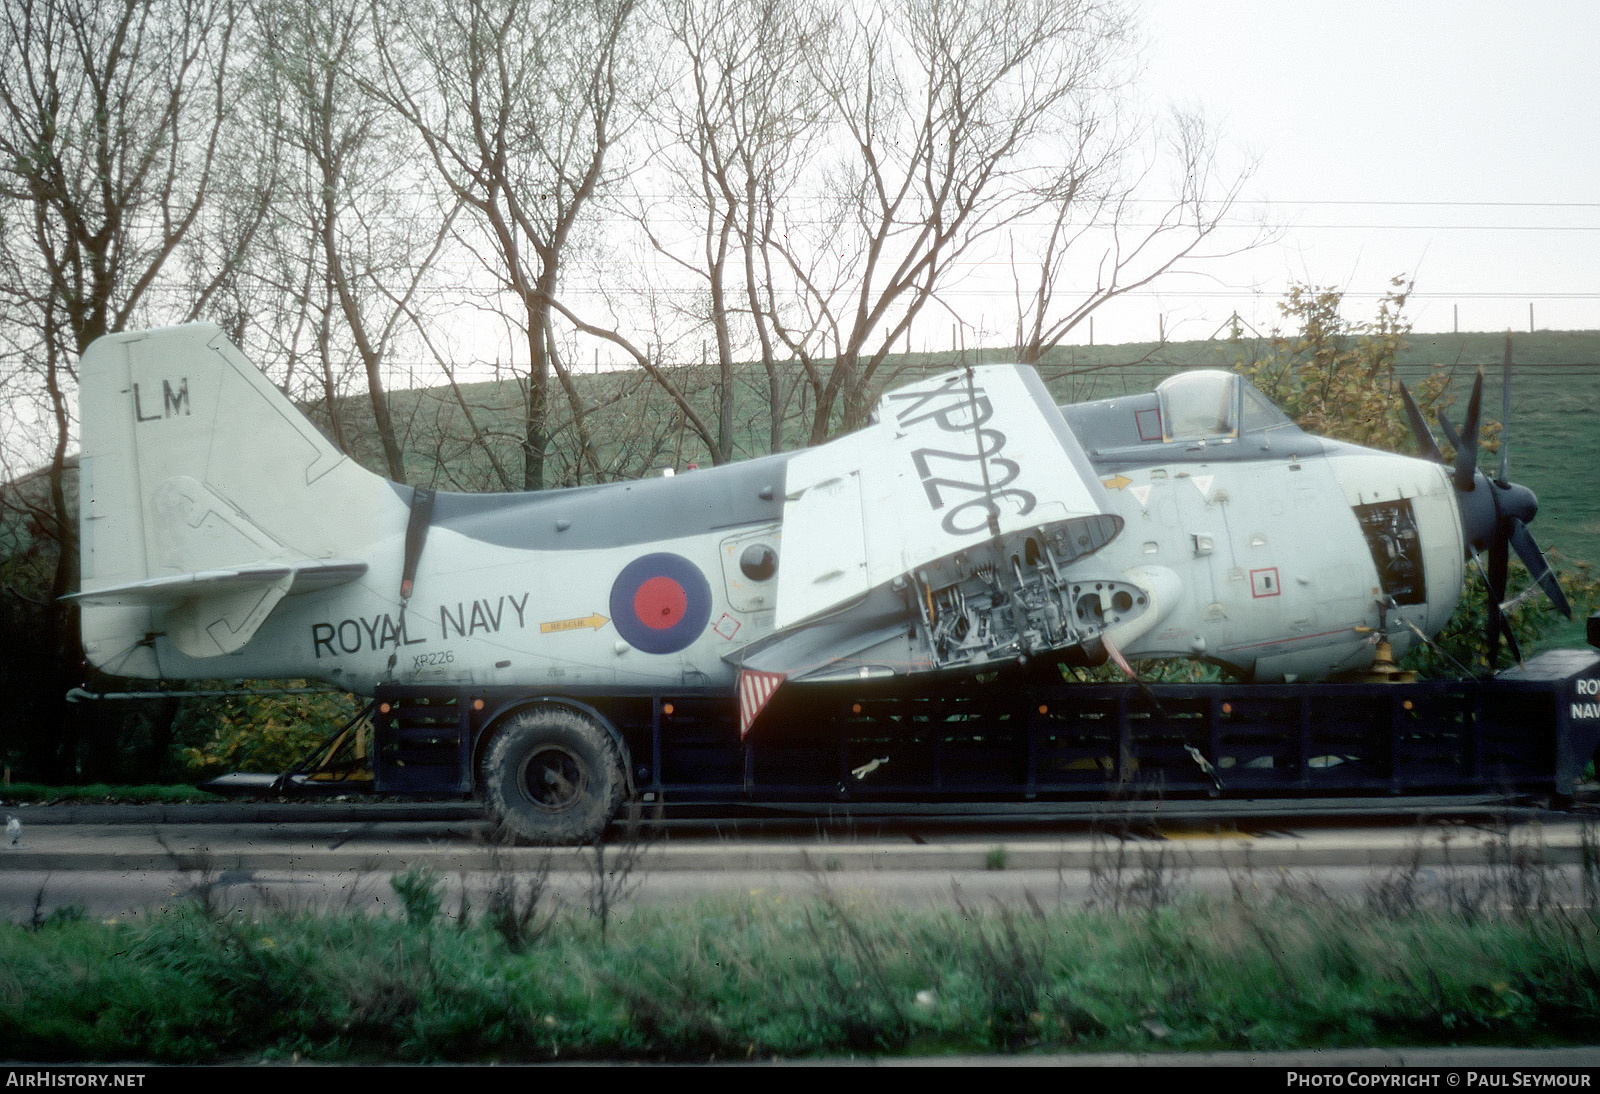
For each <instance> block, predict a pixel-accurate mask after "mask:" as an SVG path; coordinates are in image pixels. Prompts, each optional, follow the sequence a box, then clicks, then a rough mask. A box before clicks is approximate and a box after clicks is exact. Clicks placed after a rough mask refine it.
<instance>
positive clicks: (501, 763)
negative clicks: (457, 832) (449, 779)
mask: <svg viewBox="0 0 1600 1094" xmlns="http://www.w3.org/2000/svg"><path fill="white" fill-rule="evenodd" d="M483 789H484V795H485V797H487V799H488V803H489V809H490V812H491V814H492V815H493V817H494V819H495V820H496V821H498V822H499V823H500V825H501V826H502V827H503V828H504V829H506V830H507V831H509V832H510V833H511V834H512V835H514V836H515V837H516V838H517V839H518V840H519V841H521V842H525V843H542V844H575V843H587V842H589V841H591V840H593V839H596V838H598V837H599V835H600V834H601V833H602V832H604V831H605V827H606V825H607V824H608V823H610V821H611V818H612V817H613V816H614V815H615V814H616V812H617V806H618V805H619V804H621V802H622V792H623V777H622V761H621V758H620V757H619V756H618V755H617V746H616V744H615V743H614V742H613V741H612V740H611V737H610V735H609V734H607V733H606V731H605V730H603V729H602V728H600V727H599V726H597V725H595V724H594V722H592V721H590V720H589V719H588V718H585V717H583V716H582V715H581V714H578V713H576V712H574V711H571V710H565V709H562V708H561V707H534V708H531V709H528V710H521V711H518V712H516V713H515V714H512V715H510V716H509V717H508V719H507V720H506V722H505V723H504V724H503V725H502V726H501V728H500V730H499V732H497V733H496V734H495V737H494V740H493V741H491V742H490V744H489V751H488V753H487V754H486V755H485V756H484V761H483Z"/></svg>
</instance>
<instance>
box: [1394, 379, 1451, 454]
mask: <svg viewBox="0 0 1600 1094" xmlns="http://www.w3.org/2000/svg"><path fill="white" fill-rule="evenodd" d="M1400 398H1401V399H1402V400H1404V401H1405V404H1406V417H1407V418H1409V419H1411V435H1412V436H1414V437H1415V438H1416V439H1417V451H1418V452H1420V453H1421V454H1422V456H1423V458H1424V459H1429V460H1432V461H1433V462H1434V463H1443V462H1444V453H1443V452H1440V451H1439V443H1438V442H1437V441H1435V440H1434V439H1433V433H1432V431H1431V430H1429V429H1428V422H1427V419H1425V418H1424V417H1423V416H1422V411H1421V410H1420V409H1419V408H1418V407H1417V401H1416V400H1415V399H1413V398H1412V397H1411V392H1410V391H1409V390H1407V389H1406V385H1405V381H1403V380H1402V381H1401V382H1400Z"/></svg>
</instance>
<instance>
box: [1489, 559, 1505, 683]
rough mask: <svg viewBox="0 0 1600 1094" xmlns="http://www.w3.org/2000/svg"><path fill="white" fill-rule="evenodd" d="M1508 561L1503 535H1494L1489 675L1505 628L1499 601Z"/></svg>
mask: <svg viewBox="0 0 1600 1094" xmlns="http://www.w3.org/2000/svg"><path fill="white" fill-rule="evenodd" d="M1509 563H1510V558H1509V552H1508V551H1507V550H1506V541H1505V537H1504V536H1495V537H1494V542H1493V543H1491V544H1490V545H1489V605H1488V627H1487V633H1486V635H1485V638H1486V639H1487V644H1488V647H1489V672H1490V674H1491V675H1493V673H1494V671H1495V669H1497V668H1498V667H1499V663H1500V633H1501V631H1503V630H1504V629H1505V618H1504V616H1502V615H1501V613H1500V602H1501V601H1502V600H1504V599H1505V598H1506V570H1507V568H1508V565H1509Z"/></svg>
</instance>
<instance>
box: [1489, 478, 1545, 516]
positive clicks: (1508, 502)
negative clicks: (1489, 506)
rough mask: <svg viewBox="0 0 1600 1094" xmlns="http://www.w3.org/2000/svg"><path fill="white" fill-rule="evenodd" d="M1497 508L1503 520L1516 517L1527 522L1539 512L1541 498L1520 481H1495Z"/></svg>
mask: <svg viewBox="0 0 1600 1094" xmlns="http://www.w3.org/2000/svg"><path fill="white" fill-rule="evenodd" d="M1494 502H1495V508H1497V509H1499V510H1500V519H1501V520H1510V519H1512V518H1515V519H1517V520H1520V521H1521V522H1522V523H1524V524H1527V523H1528V522H1530V521H1532V520H1533V518H1534V516H1535V515H1536V514H1537V513H1538V512H1539V499H1538V497H1537V496H1536V495H1535V494H1534V492H1533V491H1532V490H1529V489H1528V488H1527V487H1526V486H1522V485H1520V484H1518V483H1514V482H1512V483H1506V484H1505V485H1503V486H1502V485H1501V484H1500V483H1495V499H1494Z"/></svg>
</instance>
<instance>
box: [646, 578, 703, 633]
mask: <svg viewBox="0 0 1600 1094" xmlns="http://www.w3.org/2000/svg"><path fill="white" fill-rule="evenodd" d="M688 609H689V594H688V593H686V592H684V591H683V586H682V585H679V584H678V583H677V582H676V581H674V580H672V579H671V578H670V577H652V578H650V579H649V580H648V581H646V582H644V584H642V585H640V586H639V591H638V592H636V593H634V594H633V614H634V617H635V618H636V619H638V620H639V622H641V623H643V624H644V625H645V626H647V627H649V628H650V629H651V630H657V631H664V630H666V629H667V628H669V627H672V626H674V625H676V624H677V622H678V621H679V620H680V619H682V618H683V616H684V613H685V612H687V611H688Z"/></svg>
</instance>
